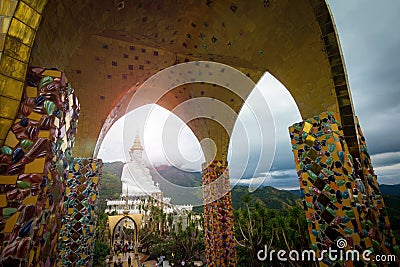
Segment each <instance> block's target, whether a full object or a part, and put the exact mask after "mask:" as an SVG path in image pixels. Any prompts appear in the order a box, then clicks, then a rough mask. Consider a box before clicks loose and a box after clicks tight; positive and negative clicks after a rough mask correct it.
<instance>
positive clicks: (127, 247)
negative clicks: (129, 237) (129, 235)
mask: <svg viewBox="0 0 400 267" xmlns="http://www.w3.org/2000/svg"><path fill="white" fill-rule="evenodd" d="M132 251H133V243H132V242H131V241H129V242H126V243H125V244H124V243H123V242H122V241H121V242H115V243H114V253H115V254H116V255H118V254H119V253H122V254H123V255H125V254H126V253H127V252H132Z"/></svg>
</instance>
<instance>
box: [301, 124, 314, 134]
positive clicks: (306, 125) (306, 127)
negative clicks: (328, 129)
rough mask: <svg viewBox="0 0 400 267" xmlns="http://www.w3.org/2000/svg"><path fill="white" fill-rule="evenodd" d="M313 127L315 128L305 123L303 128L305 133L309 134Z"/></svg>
mask: <svg viewBox="0 0 400 267" xmlns="http://www.w3.org/2000/svg"><path fill="white" fill-rule="evenodd" d="M312 127H313V126H312V124H311V123H309V122H306V121H305V122H304V126H303V132H306V133H309V132H310V130H311V128H312Z"/></svg>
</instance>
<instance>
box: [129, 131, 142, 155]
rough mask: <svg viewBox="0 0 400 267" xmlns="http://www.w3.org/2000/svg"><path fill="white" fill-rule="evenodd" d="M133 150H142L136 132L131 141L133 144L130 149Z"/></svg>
mask: <svg viewBox="0 0 400 267" xmlns="http://www.w3.org/2000/svg"><path fill="white" fill-rule="evenodd" d="M135 150H143V147H142V143H141V142H140V136H139V133H136V136H135V141H133V145H132V147H131V150H130V151H135Z"/></svg>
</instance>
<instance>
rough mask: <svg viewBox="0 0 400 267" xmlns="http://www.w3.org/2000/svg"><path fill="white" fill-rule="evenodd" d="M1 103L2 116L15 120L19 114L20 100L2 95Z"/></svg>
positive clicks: (0, 97)
mask: <svg viewBox="0 0 400 267" xmlns="http://www.w3.org/2000/svg"><path fill="white" fill-rule="evenodd" d="M0 103H1V109H0V117H3V118H7V119H10V120H13V121H14V120H15V117H16V116H17V114H18V109H19V105H20V101H18V100H15V99H10V98H8V97H3V96H0Z"/></svg>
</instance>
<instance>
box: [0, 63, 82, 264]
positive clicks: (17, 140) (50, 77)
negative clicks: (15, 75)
mask: <svg viewBox="0 0 400 267" xmlns="http://www.w3.org/2000/svg"><path fill="white" fill-rule="evenodd" d="M2 108H3V107H2ZM5 108H7V107H5ZM78 114H79V104H78V100H77V98H76V97H75V94H74V90H73V89H72V88H71V87H70V84H69V83H68V80H67V78H66V77H65V75H64V73H62V72H60V71H58V70H54V69H42V68H30V69H29V70H28V73H27V77H26V84H25V88H24V91H23V95H22V101H21V105H20V109H19V113H18V115H17V119H16V120H15V122H14V123H13V125H12V127H11V130H10V131H9V132H8V134H7V137H6V140H5V142H4V145H3V146H2V147H1V148H0V253H1V255H0V266H53V265H54V264H55V256H56V252H57V240H58V234H59V229H60V228H61V211H62V210H63V203H64V189H65V178H66V176H67V172H68V168H69V164H70V159H71V150H72V147H73V143H74V136H75V134H76V127H77V123H78V121H77V120H78Z"/></svg>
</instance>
